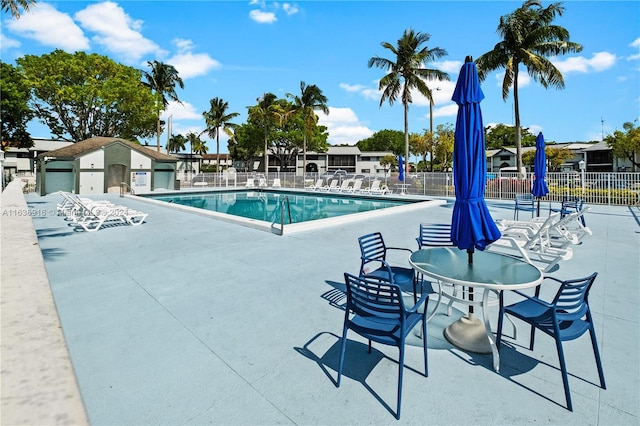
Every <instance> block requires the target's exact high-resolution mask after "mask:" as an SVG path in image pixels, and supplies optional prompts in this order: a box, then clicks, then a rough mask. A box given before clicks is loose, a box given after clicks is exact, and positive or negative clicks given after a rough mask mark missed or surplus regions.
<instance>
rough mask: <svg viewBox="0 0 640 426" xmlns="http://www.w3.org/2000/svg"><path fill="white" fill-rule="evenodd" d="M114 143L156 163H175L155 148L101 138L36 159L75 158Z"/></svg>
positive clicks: (87, 140)
mask: <svg viewBox="0 0 640 426" xmlns="http://www.w3.org/2000/svg"><path fill="white" fill-rule="evenodd" d="M114 143H120V144H123V145H126V146H128V147H129V148H131V149H132V150H134V151H138V152H139V153H141V154H143V155H146V156H147V157H151V158H153V159H154V160H156V161H165V162H175V161H177V160H176V159H175V158H174V157H173V156H171V155H168V154H164V153H162V152H158V151H156V150H155V148H153V149H152V148H151V147H146V146H143V145H140V144H137V143H133V142H131V141H128V140H126V139H120V138H107V137H102V136H97V137H93V138H90V139H85V140H83V141H80V142H76V143H74V144H71V145H69V146H66V147H63V148H58V149H54V150H53V151H49V152H47V153H43V154H40V155H38V158H41V157H42V158H43V157H44V156H47V157H53V158H59V159H63V158H77V157H80V156H82V155H84V154H86V153H88V152H92V151H95V150H98V149H100V148H102V147H104V146H107V145H111V144H114Z"/></svg>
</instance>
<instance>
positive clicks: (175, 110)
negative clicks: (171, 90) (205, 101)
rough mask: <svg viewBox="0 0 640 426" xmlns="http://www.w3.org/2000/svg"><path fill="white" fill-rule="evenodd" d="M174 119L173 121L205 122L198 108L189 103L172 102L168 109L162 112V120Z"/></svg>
mask: <svg viewBox="0 0 640 426" xmlns="http://www.w3.org/2000/svg"><path fill="white" fill-rule="evenodd" d="M168 117H172V120H174V121H175V120H203V118H202V114H201V113H199V112H197V111H196V108H195V107H194V106H193V105H191V104H190V103H189V102H182V103H179V102H176V101H170V102H169V104H168V105H167V108H166V109H165V110H164V111H163V112H162V114H161V118H162V119H163V120H166V119H167V118H168Z"/></svg>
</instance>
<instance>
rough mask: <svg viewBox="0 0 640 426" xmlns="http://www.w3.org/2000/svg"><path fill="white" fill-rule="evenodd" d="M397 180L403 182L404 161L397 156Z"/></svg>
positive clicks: (400, 156)
mask: <svg viewBox="0 0 640 426" xmlns="http://www.w3.org/2000/svg"><path fill="white" fill-rule="evenodd" d="M398 180H399V181H400V182H404V159H403V158H402V155H398Z"/></svg>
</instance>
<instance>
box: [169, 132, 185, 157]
mask: <svg viewBox="0 0 640 426" xmlns="http://www.w3.org/2000/svg"><path fill="white" fill-rule="evenodd" d="M186 144H187V140H186V139H185V138H184V136H182V135H175V136H171V138H169V143H167V152H169V153H171V152H176V153H177V152H180V151H182V150H183V149H184V148H185V146H186Z"/></svg>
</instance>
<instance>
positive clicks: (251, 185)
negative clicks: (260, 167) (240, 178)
mask: <svg viewBox="0 0 640 426" xmlns="http://www.w3.org/2000/svg"><path fill="white" fill-rule="evenodd" d="M244 187H245V188H255V185H254V180H253V178H247V183H245V185H244Z"/></svg>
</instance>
